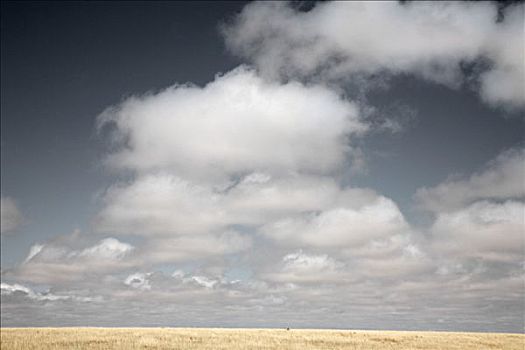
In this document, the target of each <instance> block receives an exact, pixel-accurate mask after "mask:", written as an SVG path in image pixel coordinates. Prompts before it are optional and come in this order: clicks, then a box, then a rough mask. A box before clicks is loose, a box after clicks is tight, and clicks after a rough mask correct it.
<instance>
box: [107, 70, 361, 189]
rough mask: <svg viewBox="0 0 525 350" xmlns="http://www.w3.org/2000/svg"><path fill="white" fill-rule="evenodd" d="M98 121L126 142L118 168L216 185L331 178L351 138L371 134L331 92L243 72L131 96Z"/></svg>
mask: <svg viewBox="0 0 525 350" xmlns="http://www.w3.org/2000/svg"><path fill="white" fill-rule="evenodd" d="M98 121H99V122H98V123H99V128H103V127H104V126H106V125H113V126H114V133H113V139H114V140H124V141H123V147H121V148H119V149H118V150H117V151H116V152H115V153H112V154H111V155H110V156H109V157H108V158H107V163H108V164H110V165H111V166H113V167H116V168H125V169H132V170H134V171H137V172H139V173H144V172H151V171H155V170H162V171H168V172H170V173H173V174H177V176H179V177H182V178H185V179H193V181H194V182H207V183H209V182H211V183H215V184H220V183H223V182H226V181H229V180H231V178H232V177H235V176H239V175H242V174H246V173H247V172H253V171H256V170H257V171H262V172H265V173H269V174H270V175H274V174H283V173H285V174H286V173H289V172H310V173H318V174H323V173H327V172H331V171H333V170H334V169H336V168H339V167H340V166H341V165H342V164H344V160H345V158H344V157H345V154H346V152H347V151H348V150H349V146H348V145H349V143H348V141H349V137H351V136H353V135H359V134H362V133H363V132H364V131H365V130H366V125H365V124H363V123H362V122H361V121H360V120H359V115H358V111H357V108H356V106H355V105H354V104H352V103H350V102H348V101H346V100H344V99H343V98H342V97H340V96H339V95H338V94H336V93H335V92H333V91H332V90H329V89H327V88H325V87H323V86H321V85H313V86H306V85H303V84H300V83H297V82H289V83H287V84H278V83H275V82H271V81H267V80H264V79H262V78H260V77H259V76H257V74H256V73H255V72H254V71H253V70H250V69H249V68H247V67H243V66H241V67H239V68H237V69H235V70H233V71H231V72H229V73H227V74H224V75H218V76H217V77H216V79H215V81H213V82H211V83H209V84H208V85H206V86H205V87H203V88H200V87H196V86H189V85H174V86H172V87H169V88H167V89H164V90H162V91H160V92H158V93H155V94H148V95H145V96H139V97H132V98H129V99H127V100H125V101H124V102H123V103H121V104H120V105H118V106H114V107H111V108H109V109H107V110H106V111H105V112H104V113H103V114H102V115H101V116H100V117H99V119H98Z"/></svg>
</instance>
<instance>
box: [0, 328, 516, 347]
mask: <svg viewBox="0 0 525 350" xmlns="http://www.w3.org/2000/svg"><path fill="white" fill-rule="evenodd" d="M0 332H1V349H2V350H22V349H24V350H30V349H39V350H50V349H94V350H102V349H126V350H135V349H199V350H204V349H206V350H208V349H209V350H211V349H229V350H236V349H265V350H274V349H275V350H277V349H297V350H309V349H358V350H360V349H363V350H364V349H367V350H375V349H403V350H405V349H452V350H454V349H458V350H459V349H461V350H466V349H467V350H468V349H472V350H474V349H475V350H484V349H505V350H514V349H516V350H523V349H524V347H525V335H523V334H499V333H445V332H393V331H392V332H390V331H389V332H385V331H339V330H290V331H286V330H281V329H215V328H2V329H0Z"/></svg>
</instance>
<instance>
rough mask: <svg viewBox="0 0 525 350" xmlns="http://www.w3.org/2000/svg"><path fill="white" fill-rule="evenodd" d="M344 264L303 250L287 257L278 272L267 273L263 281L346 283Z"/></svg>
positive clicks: (279, 266) (263, 276)
mask: <svg viewBox="0 0 525 350" xmlns="http://www.w3.org/2000/svg"><path fill="white" fill-rule="evenodd" d="M343 267H344V264H343V263H341V262H339V261H337V260H335V259H333V258H331V257H329V256H328V255H326V254H321V255H316V254H306V253H304V252H303V251H302V250H299V251H297V252H295V253H290V254H287V255H285V256H284V257H283V258H282V260H281V262H280V264H279V265H278V266H276V267H275V269H276V271H272V272H266V273H264V274H263V275H262V278H263V279H266V280H269V281H273V282H281V283H300V284H303V283H314V284H315V283H322V282H332V283H334V282H337V283H345V282H347V278H346V277H345V274H344V271H343V270H342V269H343Z"/></svg>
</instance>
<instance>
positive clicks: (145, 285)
mask: <svg viewBox="0 0 525 350" xmlns="http://www.w3.org/2000/svg"><path fill="white" fill-rule="evenodd" d="M148 277H149V274H145V273H141V272H137V273H133V274H131V275H129V276H128V277H126V279H125V280H124V284H126V285H128V286H130V287H133V288H136V289H139V290H150V289H151V285H150V283H149V280H148Z"/></svg>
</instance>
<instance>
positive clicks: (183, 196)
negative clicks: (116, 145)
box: [95, 173, 399, 236]
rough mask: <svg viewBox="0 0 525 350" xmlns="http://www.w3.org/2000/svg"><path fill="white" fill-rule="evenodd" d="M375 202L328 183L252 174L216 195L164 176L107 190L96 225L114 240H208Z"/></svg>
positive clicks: (371, 196)
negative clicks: (233, 230)
mask: <svg viewBox="0 0 525 350" xmlns="http://www.w3.org/2000/svg"><path fill="white" fill-rule="evenodd" d="M376 198H377V194H376V193H374V192H373V191H371V190H367V189H354V188H352V189H350V188H345V189H343V188H341V187H340V185H338V183H337V181H335V179H334V178H331V177H318V176H306V175H295V176H293V175H290V176H286V177H272V176H270V175H268V174H264V173H251V174H248V175H247V176H244V177H242V178H240V179H239V180H238V181H237V182H236V183H233V184H231V185H230V187H228V188H226V189H223V188H221V189H217V188H214V187H212V186H206V185H196V184H193V183H192V182H190V181H188V180H183V179H181V178H178V177H176V176H173V175H169V174H167V173H163V174H156V175H147V176H141V177H138V178H136V179H135V180H134V181H133V182H131V183H127V184H121V185H116V186H114V187H112V188H110V189H109V190H108V191H107V192H106V193H105V195H104V196H103V201H104V207H103V210H102V211H101V212H100V213H99V215H98V217H97V219H96V220H95V225H96V227H97V229H98V230H99V231H103V232H111V233H117V234H135V235H143V236H178V235H187V234H209V233H212V232H222V231H223V230H225V229H226V228H227V227H228V226H230V225H244V226H259V225H264V224H267V223H269V222H272V221H275V220H278V219H282V218H285V217H286V216H288V215H296V214H301V213H308V212H318V211H322V210H325V209H328V208H332V207H349V208H358V207H360V206H362V205H364V204H366V203H369V202H371V201H373V200H374V199H376ZM396 210H397V209H396ZM398 214H399V213H398Z"/></svg>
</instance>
